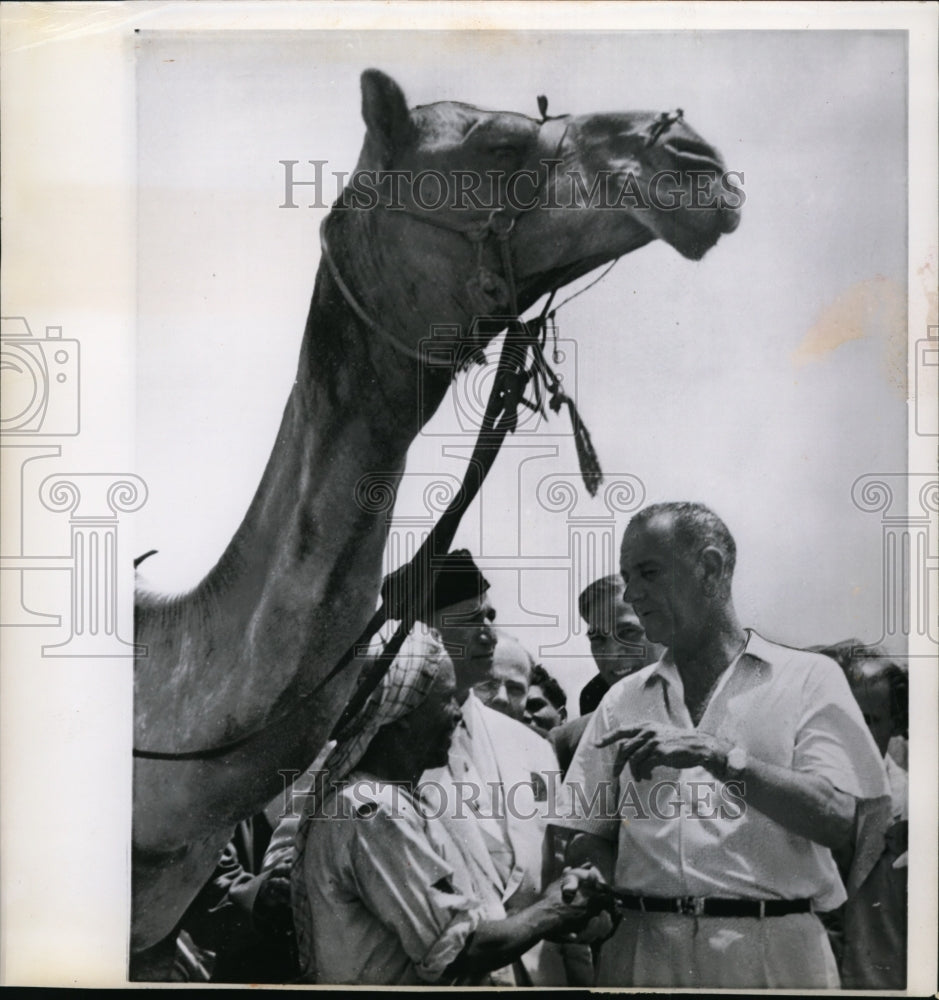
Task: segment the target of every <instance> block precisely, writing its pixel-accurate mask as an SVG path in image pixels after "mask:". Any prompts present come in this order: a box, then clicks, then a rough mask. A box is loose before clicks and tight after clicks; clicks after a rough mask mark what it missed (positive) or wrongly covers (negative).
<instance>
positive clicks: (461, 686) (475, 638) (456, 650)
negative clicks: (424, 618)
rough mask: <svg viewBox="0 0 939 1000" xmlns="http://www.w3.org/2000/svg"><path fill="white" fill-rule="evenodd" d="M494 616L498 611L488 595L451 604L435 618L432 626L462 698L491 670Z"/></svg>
mask: <svg viewBox="0 0 939 1000" xmlns="http://www.w3.org/2000/svg"><path fill="white" fill-rule="evenodd" d="M495 617H496V612H495V608H493V606H492V605H491V604H490V603H489V598H488V596H487V595H486V594H483V595H482V596H481V597H473V598H469V599H468V600H465V601H458V602H457V603H456V604H451V605H449V606H448V607H446V608H442V609H441V610H440V611H439V612H438V613H437V615H436V616H435V617H434V620H433V622H432V624H433V626H434V628H435V629H436V630H437V632H438V633H439V635H440V638H441V641H442V642H443V644H444V645H445V646H446V647H447V652H448V653H449V654H450V657H451V659H452V660H453V666H454V668H455V669H456V686H457V691H458V695H459V697H460V698H461V699H462V698H463V697H465V695H466V692H467V691H468V690H469V689H470V688H471V687H473V686H474V685H476V684H478V683H480V682H481V681H484V680H486V679H487V678H488V677H489V675H490V673H491V671H492V659H493V652H494V651H495V647H496V637H495V631H494V629H493V626H492V623H493V621H494V619H495Z"/></svg>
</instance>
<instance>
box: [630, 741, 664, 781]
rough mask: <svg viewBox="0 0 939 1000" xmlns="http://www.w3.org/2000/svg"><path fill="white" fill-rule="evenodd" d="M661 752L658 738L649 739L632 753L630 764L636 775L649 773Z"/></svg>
mask: <svg viewBox="0 0 939 1000" xmlns="http://www.w3.org/2000/svg"><path fill="white" fill-rule="evenodd" d="M658 754H659V744H658V741H657V740H654V739H652V740H647V741H646V743H645V744H644V745H643V746H641V747H640V748H639V749H638V750H636V752H635V753H634V754H632V755H631V758H630V761H629V766H630V768H631V769H632V772H633V774H634V775H636V777H639V775H640V774H645V773H648V772H649V771H651V770H652V768H653V767H655V761H656V758H657V757H658Z"/></svg>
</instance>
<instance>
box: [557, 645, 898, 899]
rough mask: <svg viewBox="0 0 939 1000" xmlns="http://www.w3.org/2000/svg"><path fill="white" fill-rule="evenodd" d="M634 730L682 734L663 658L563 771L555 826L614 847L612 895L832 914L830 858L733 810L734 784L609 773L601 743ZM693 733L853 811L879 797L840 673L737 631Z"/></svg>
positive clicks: (738, 803) (700, 771) (628, 682)
mask: <svg viewBox="0 0 939 1000" xmlns="http://www.w3.org/2000/svg"><path fill="white" fill-rule="evenodd" d="M646 721H652V722H661V723H667V724H669V725H672V726H678V727H681V728H685V729H692V728H693V723H692V721H691V717H690V715H689V713H688V709H687V706H686V705H685V700H684V690H683V687H682V681H681V676H680V674H679V673H678V669H677V668H676V666H675V664H674V663H673V662H672V661H671V660H670V658H669V656H668V654H666V656H665V657H663V659H662V660H660V661H659V662H658V663H655V664H653V665H651V666H649V667H646V668H644V669H643V670H641V671H639V672H637V673H635V674H632V675H630V676H628V677H626V678H624V679H623V680H621V681H619V682H617V683H616V684H614V685H613V687H612V688H611V689H610V690H609V691H608V692H607V694H606V695H605V696H604V698H603V700H602V701H601V703H600V705H599V707H598V709H597V711H596V712H595V713H594V716H593V718H592V719H591V721H590V724H589V725H588V727H587V730H586V732H585V733H584V736H583V739H582V740H581V742H580V745H579V747H578V750H577V753H576V754H575V756H574V760H573V761H572V763H571V766H570V769H569V770H568V772H567V776H566V778H565V783H564V787H563V791H562V802H563V803H564V806H563V808H562V811H561V812H562V815H561V818H560V819H559V820H557V821H555V822H557V823H558V825H561V826H566V827H572V828H574V829H578V830H584V831H586V832H589V833H593V834H597V835H599V836H602V837H605V838H608V839H610V840H613V841H615V842H616V843H617V860H616V870H615V882H616V887H617V888H618V889H621V890H624V891H627V892H631V893H635V894H637V895H647V896H666V897H676V896H717V897H724V898H734V899H805V898H808V899H812V900H813V901H814V905H815V909H817V910H821V911H825V910H830V909H833V908H835V907H837V906H839V905H840V904H841V903H842V902H844V899H845V889H844V886H843V885H842V882H841V879H840V877H839V874H838V869H837V866H836V865H835V862H834V860H833V858H832V855H831V852H830V851H829V850H828V849H827V848H825V847H823V846H822V845H821V844H817V843H815V842H813V841H811V840H808V839H807V838H805V837H802V836H799V835H798V834H796V833H791V832H789V831H788V830H786V829H785V828H784V827H783V826H781V825H780V824H779V823H777V822H776V821H775V820H772V819H770V818H769V817H768V816H766V815H764V814H763V813H761V812H760V811H759V810H757V809H755V808H748V807H747V805H746V788H745V779H744V780H743V781H742V782H739V781H738V782H736V783H735V782H734V781H733V780H732V779H728V781H727V782H726V783H725V782H722V781H719V780H718V779H717V778H715V777H714V776H713V775H712V774H711V773H710V772H709V771H707V770H706V769H705V768H703V767H695V768H686V769H683V770H679V769H676V768H670V767H657V768H655V769H654V771H653V773H652V777H651V779H648V780H645V781H636V780H635V779H634V777H633V775H632V772H631V770H630V769H629V765H628V764H627V765H626V766H625V768H624V769H623V771H622V772H621V773H615V759H616V752H617V747H616V745H615V744H614V745H611V746H608V747H603V748H597V747H596V745H595V744H596V743H597V741H599V740H601V739H602V738H603V737H604V736H606V735H607V734H608V733H611V732H613V731H615V730H616V729H618V728H620V727H622V726H626V725H629V724H630V723H635V724H639V723H642V722H646ZM698 729H700V730H703V731H705V732H708V733H711V734H713V735H715V736H718V737H720V738H722V739H724V740H727V741H729V742H731V743H733V744H735V745H738V746H741V747H743V748H744V750H746V752H747V753H748V754H749V755H751V756H753V757H755V758H759V759H760V760H763V761H766V762H767V763H771V764H776V765H779V766H781V767H786V768H791V769H792V770H795V771H802V772H807V773H810V774H815V775H822V776H824V777H825V778H827V779H828V780H829V781H830V782H831V783H832V785H834V787H835V788H837V789H840V790H841V791H843V792H847V793H848V794H850V795H853V796H855V797H856V798H858V799H861V800H866V799H877V800H879V799H881V798H882V797H884V796H887V795H889V789H888V786H887V778H886V774H885V771H884V765H883V761H882V759H881V757H880V755H879V753H878V752H877V747H876V745H875V744H874V741H873V739H872V737H871V735H870V733H869V731H868V729H867V726H866V725H865V724H864V719H863V717H862V715H861V712H860V710H859V708H858V706H857V704H856V702H855V700H854V698H853V696H852V695H851V691H850V688H849V687H848V684H847V681H846V680H845V678H844V675H843V673H842V671H841V669H840V668H839V667H838V665H837V664H836V663H834V661H832V660H829V659H828V658H827V657H824V656H820V655H817V654H814V653H808V652H805V651H803V650H796V649H790V648H788V647H785V646H780V645H777V644H775V643H772V642H769V641H767V640H766V639H763V638H762V637H761V636H759V635H757V634H756V633H755V632H749V635H748V640H747V645H746V647H745V649H744V651H743V653H742V654H741V656H740V657H739V658H738V659H737V660H736V661H735V662H734V663H733V664H732V665H731V666H730V667H728V669H727V670H726V671H725V672H724V674H723V675H722V676H721V678H720V680H719V682H718V685H717V688H716V689H715V691H714V694H713V695H712V697H711V700H710V702H709V704H708V706H707V709H706V710H705V713H704V715H703V716H702V718H701V720H700V722H699V724H698Z"/></svg>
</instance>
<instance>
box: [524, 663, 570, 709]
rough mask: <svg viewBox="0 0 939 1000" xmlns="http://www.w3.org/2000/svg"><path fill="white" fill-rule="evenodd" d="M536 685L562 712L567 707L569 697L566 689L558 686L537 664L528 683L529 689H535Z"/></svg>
mask: <svg viewBox="0 0 939 1000" xmlns="http://www.w3.org/2000/svg"><path fill="white" fill-rule="evenodd" d="M536 685H537V686H538V687H540V688H541V690H542V691H544V694H545V697H546V698H547V699H548V701H550V702H551V704H552V705H554V707H555V708H556V709H558V710H560V709H562V708H564V707H565V706H566V705H567V695H566V694H565V693H564V688H562V687H561V685H560V684H558V682H557V681H556V680H555V679H554V678H553V677H552V676H551V675H550V674H549V673H548V671H547V670H545V668H544V667H543V666H542V665H541V664H540V663H537V664H535V667H534V669H533V670H532V672H531V680H530V681H529V682H528V686H529V688H533V687H535V686H536Z"/></svg>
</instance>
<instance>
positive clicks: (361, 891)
mask: <svg viewBox="0 0 939 1000" xmlns="http://www.w3.org/2000/svg"><path fill="white" fill-rule="evenodd" d="M301 864H302V877H303V879H304V881H305V888H306V894H307V897H308V905H309V908H310V917H311V923H312V940H313V951H314V959H315V970H316V981H317V982H320V983H335V984H343V983H345V984H350V983H355V984H373V985H381V984H387V985H392V984H403V983H411V984H413V983H421V982H425V983H427V982H436V981H437V980H438V979H439V977H440V975H441V973H443V971H444V970H445V969H446V968H447V966H448V965H449V964H450V963H451V962H452V961H453V960H454V959H455V958H456V957H457V956H458V955H459V954H460V952H461V951H462V950H463V947H464V945H465V944H466V941H467V939H468V937H469V936H470V934H471V933H472V932H473V931H474V930H475V929H476V926H477V924H478V922H479V908H478V906H477V904H476V902H475V900H474V898H473V895H472V891H471V887H470V885H469V884H468V883H469V877H468V875H467V873H466V872H464V871H463V870H462V863H461V861H460V858H459V854H458V852H457V851H456V849H455V847H454V846H453V845H452V843H450V842H449V838H448V836H447V834H446V832H445V831H443V830H441V829H440V828H439V825H438V824H436V823H435V821H434V820H432V819H428V818H427V817H426V816H425V815H424V814H423V813H422V812H421V810H420V808H419V806H418V804H417V803H416V802H415V800H414V799H413V798H412V797H411V795H410V794H409V792H408V791H407V790H406V789H405V788H404V787H403V786H399V785H392V784H389V783H387V782H379V781H378V780H377V779H375V778H372V777H370V776H367V775H364V774H361V773H353V774H352V775H351V776H350V779H349V781H348V783H347V784H345V785H344V786H342V787H341V788H340V789H339V791H338V792H336V794H334V795H332V796H330V797H329V798H328V799H327V800H326V801H325V802H324V804H323V807H322V809H321V810H320V812H319V814H318V815H317V817H316V818H314V819H313V820H312V826H311V828H310V831H309V835H308V837H307V838H306V845H305V850H304V852H303V857H302V861H301ZM307 972H309V970H307Z"/></svg>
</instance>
